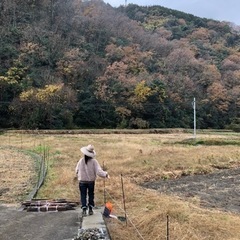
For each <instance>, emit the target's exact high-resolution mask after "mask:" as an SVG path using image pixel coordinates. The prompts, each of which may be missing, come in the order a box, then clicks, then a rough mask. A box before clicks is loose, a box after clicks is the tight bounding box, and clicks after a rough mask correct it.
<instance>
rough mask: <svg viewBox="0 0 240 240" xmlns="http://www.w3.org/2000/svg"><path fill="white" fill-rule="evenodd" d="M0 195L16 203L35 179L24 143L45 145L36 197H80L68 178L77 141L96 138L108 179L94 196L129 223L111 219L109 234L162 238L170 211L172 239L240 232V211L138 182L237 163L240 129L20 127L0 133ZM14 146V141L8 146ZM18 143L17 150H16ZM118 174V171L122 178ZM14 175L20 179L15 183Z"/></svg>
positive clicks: (227, 239) (221, 238)
mask: <svg viewBox="0 0 240 240" xmlns="http://www.w3.org/2000/svg"><path fill="white" fill-rule="evenodd" d="M0 141H1V148H0V164H1V165H0V176H1V177H0V181H1V187H0V202H5V203H19V201H21V200H22V199H24V197H25V196H26V195H27V193H28V192H29V191H30V190H29V189H30V188H29V184H30V185H31V184H33V183H34V178H35V177H36V173H35V172H34V169H35V163H34V160H32V161H31V158H30V157H29V155H28V154H27V153H26V151H29V150H31V151H34V152H38V153H39V154H41V152H42V149H43V148H44V147H46V146H47V147H48V148H49V149H50V159H49V162H48V174H47V178H46V180H45V182H44V185H43V186H42V187H41V189H40V191H39V192H38V195H37V197H38V198H66V199H71V200H78V199H79V192H78V185H77V182H75V181H74V180H73V178H74V175H75V174H74V170H75V166H76V163H77V161H78V160H79V158H80V157H81V156H82V155H81V152H80V147H82V146H85V145H88V144H93V145H94V146H95V149H96V152H97V157H96V158H97V159H98V161H99V163H100V164H101V165H104V167H105V168H106V169H107V170H108V172H109V174H110V177H111V178H110V179H109V180H106V181H104V180H102V179H98V180H97V184H96V204H97V205H103V204H104V186H105V188H106V192H107V194H106V200H108V201H111V202H112V203H113V212H114V214H115V215H120V216H124V212H123V208H124V206H123V198H122V195H123V191H122V182H121V180H122V181H123V189H124V194H125V201H126V212H127V216H128V221H127V224H126V223H123V222H120V221H116V220H115V219H109V220H108V221H107V225H108V228H109V231H110V234H111V238H112V240H120V239H121V240H125V239H131V240H137V239H145V240H153V239H166V237H167V216H168V219H169V235H168V237H169V239H170V240H183V239H184V240H205V239H206V240H237V239H240V213H231V212H226V211H223V210H222V209H213V208H203V207H202V206H201V204H200V199H199V198H197V197H193V198H191V201H189V200H187V199H184V198H181V197H179V196H177V195H168V194H166V193H164V192H159V191H155V190H151V189H147V188H143V187H141V184H143V183H146V182H153V183H154V182H155V181H168V179H179V178H182V177H184V176H186V175H195V174H208V173H212V172H215V171H219V169H223V168H224V169H231V168H237V167H238V166H239V164H240V147H239V146H240V136H239V134H236V133H235V134H234V133H229V132H225V133H221V132H218V133H211V132H206V133H201V134H198V135H197V138H196V139H193V138H192V135H191V134H188V133H181V132H178V133H169V134H158V133H156V134H147V133H144V134H131V133H121V134H111V133H108V134H101V133H98V134H97V133H96V134H95V133H94V134H92V133H90V134H85V133H83V134H80V133H79V134H41V133H39V134H31V133H28V134H19V133H16V132H15V133H14V132H6V133H4V134H2V135H0ZM10 146H11V148H10ZM19 150H20V151H19ZM121 176H122V178H121ZM16 183H19V184H20V185H18V186H16Z"/></svg>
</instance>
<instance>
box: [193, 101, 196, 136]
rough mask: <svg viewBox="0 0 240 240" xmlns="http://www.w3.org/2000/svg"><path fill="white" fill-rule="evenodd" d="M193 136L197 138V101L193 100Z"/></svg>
mask: <svg viewBox="0 0 240 240" xmlns="http://www.w3.org/2000/svg"><path fill="white" fill-rule="evenodd" d="M193 136H194V138H196V101H195V98H193Z"/></svg>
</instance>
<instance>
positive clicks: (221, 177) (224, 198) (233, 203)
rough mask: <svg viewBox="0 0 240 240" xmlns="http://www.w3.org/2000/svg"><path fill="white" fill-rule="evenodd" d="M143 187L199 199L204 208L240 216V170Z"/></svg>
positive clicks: (229, 170) (220, 171) (188, 177)
mask: <svg viewBox="0 0 240 240" xmlns="http://www.w3.org/2000/svg"><path fill="white" fill-rule="evenodd" d="M143 186H144V187H147V188H151V189H155V190H157V191H159V192H161V193H166V194H173V195H177V196H179V197H181V198H183V199H187V200H191V199H193V198H199V200H200V205H201V206H203V207H209V208H217V209H219V210H222V211H229V212H233V213H237V214H240V168H236V169H228V170H219V171H218V172H215V173H211V174H205V175H193V176H185V177H181V178H179V179H171V180H161V181H157V182H151V183H145V184H143Z"/></svg>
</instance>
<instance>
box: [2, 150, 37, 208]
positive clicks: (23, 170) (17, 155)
mask: <svg viewBox="0 0 240 240" xmlns="http://www.w3.org/2000/svg"><path fill="white" fill-rule="evenodd" d="M34 164H35V163H34V160H33V159H32V157H31V156H30V155H28V154H27V153H24V152H23V151H20V150H17V149H11V148H0V203H12V204H16V203H19V202H21V201H22V200H24V199H25V198H26V197H27V195H28V194H29V192H30V191H31V190H32V189H33V186H34V179H35V174H36V173H35V169H34Z"/></svg>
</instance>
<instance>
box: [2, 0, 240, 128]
mask: <svg viewBox="0 0 240 240" xmlns="http://www.w3.org/2000/svg"><path fill="white" fill-rule="evenodd" d="M0 9H1V10H0V33H1V34H0V63H1V64H0V128H9V127H10V128H22V129H36V128H38V129H46V128H48V129H63V128H68V129H69V128H171V127H174V128H179V127H181V128H190V127H192V125H193V107H192V101H193V99H194V98H195V99H196V103H197V105H196V106H197V126H198V128H225V127H228V126H233V125H234V124H235V125H236V124H239V122H240V121H239V118H240V116H239V112H240V111H239V110H240V53H239V46H240V34H239V32H238V31H237V30H238V27H237V26H235V27H234V28H233V26H232V24H230V23H226V22H218V21H214V20H211V19H205V18H204V19H203V18H199V17H195V16H193V15H191V14H186V13H183V12H179V11H174V10H171V9H167V8H164V7H161V6H151V7H141V6H138V5H133V4H130V5H128V6H126V7H123V6H121V7H119V8H113V7H111V6H110V5H109V4H105V3H104V2H102V1H88V2H81V1H80V0H69V1H64V0H44V1H23V0H13V1H8V0H2V1H1V3H0Z"/></svg>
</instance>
